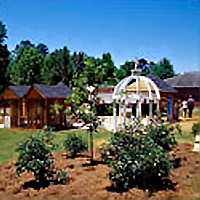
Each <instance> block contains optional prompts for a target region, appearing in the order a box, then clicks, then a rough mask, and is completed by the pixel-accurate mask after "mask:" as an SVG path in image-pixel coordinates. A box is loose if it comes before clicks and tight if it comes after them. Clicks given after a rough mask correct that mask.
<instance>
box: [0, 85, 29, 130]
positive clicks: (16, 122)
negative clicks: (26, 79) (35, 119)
mask: <svg viewBox="0 0 200 200" xmlns="http://www.w3.org/2000/svg"><path fill="white" fill-rule="evenodd" d="M29 88H30V87H29V86H26V85H19V86H9V87H7V88H6V89H5V91H4V93H3V94H1V102H2V103H1V108H2V110H3V113H4V114H7V115H9V116H10V123H11V124H10V127H20V125H21V121H22V119H23V118H24V117H25V116H26V115H27V113H26V105H25V98H24V95H25V94H26V93H27V91H28V90H29Z"/></svg>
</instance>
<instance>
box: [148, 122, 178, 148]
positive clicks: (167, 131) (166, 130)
mask: <svg viewBox="0 0 200 200" xmlns="http://www.w3.org/2000/svg"><path fill="white" fill-rule="evenodd" d="M147 132H148V135H149V136H150V137H151V138H152V139H153V141H154V142H155V143H156V144H158V145H159V146H161V147H162V148H163V149H164V150H165V151H172V149H174V147H175V146H176V145H177V141H176V138H175V136H174V133H173V128H172V127H168V126H165V125H160V126H154V127H153V126H152V125H150V126H149V127H148V130H147Z"/></svg>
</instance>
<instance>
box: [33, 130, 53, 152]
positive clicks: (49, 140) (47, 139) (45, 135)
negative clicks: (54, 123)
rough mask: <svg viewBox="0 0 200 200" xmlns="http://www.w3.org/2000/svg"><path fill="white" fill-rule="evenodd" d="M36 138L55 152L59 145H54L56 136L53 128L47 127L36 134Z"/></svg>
mask: <svg viewBox="0 0 200 200" xmlns="http://www.w3.org/2000/svg"><path fill="white" fill-rule="evenodd" d="M36 136H37V137H38V138H40V139H41V140H42V141H43V142H44V143H45V144H46V145H47V146H48V147H49V148H50V149H51V150H55V148H56V147H57V145H56V144H54V143H53V139H54V137H55V135H54V132H53V128H52V127H48V126H45V127H44V128H43V129H42V131H40V132H37V133H36Z"/></svg>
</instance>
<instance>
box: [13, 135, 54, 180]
mask: <svg viewBox="0 0 200 200" xmlns="http://www.w3.org/2000/svg"><path fill="white" fill-rule="evenodd" d="M17 151H18V152H19V157H18V161H17V162H16V164H15V166H16V172H17V174H18V175H20V174H21V173H23V172H25V171H31V172H33V173H34V176H35V179H36V181H40V182H41V181H44V180H46V179H47V177H52V176H53V173H54V161H53V156H52V154H51V148H49V147H48V146H47V144H46V143H45V141H44V140H43V139H42V138H40V137H37V136H36V135H32V136H30V137H29V138H28V139H26V140H25V141H24V142H22V143H21V144H20V145H19V147H18V148H17Z"/></svg>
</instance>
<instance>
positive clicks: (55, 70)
mask: <svg viewBox="0 0 200 200" xmlns="http://www.w3.org/2000/svg"><path fill="white" fill-rule="evenodd" d="M72 72H73V69H72V68H71V64H70V52H69V50H68V49H67V47H64V48H63V49H56V50H55V51H54V52H52V53H51V54H49V55H47V56H46V58H45V62H44V67H43V68H42V74H44V76H43V83H44V84H51V85H56V84H58V83H59V82H64V83H65V84H67V85H68V86H69V87H70V86H71V80H72Z"/></svg>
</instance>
